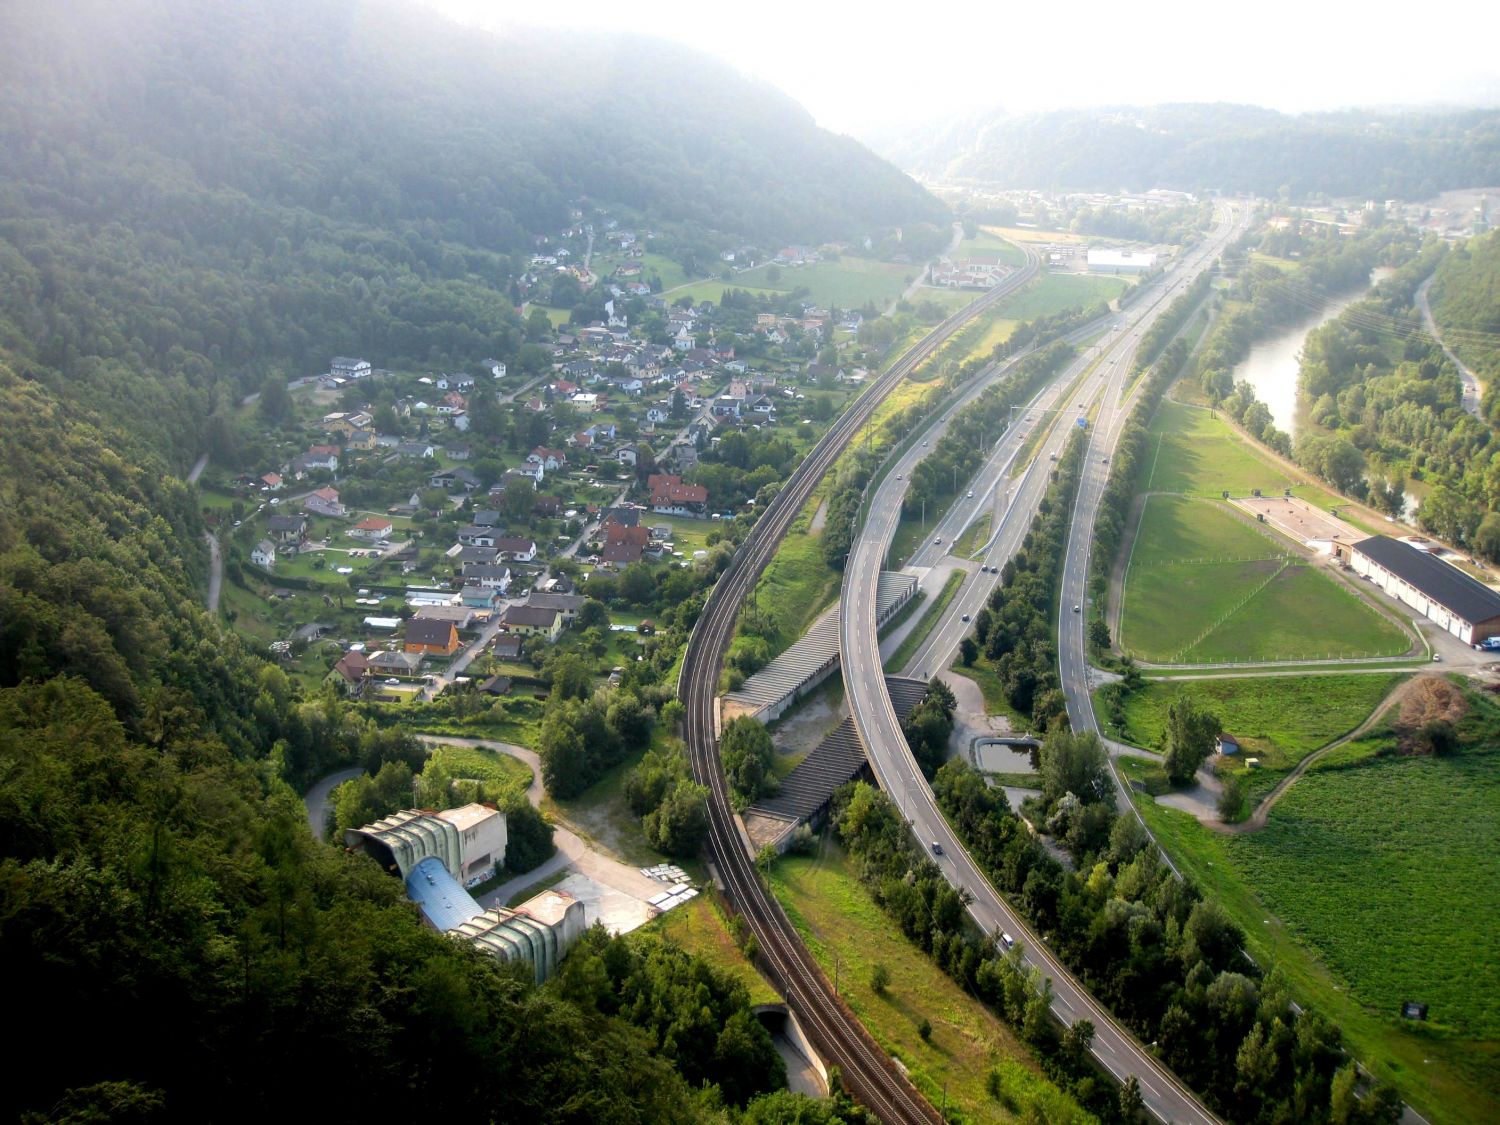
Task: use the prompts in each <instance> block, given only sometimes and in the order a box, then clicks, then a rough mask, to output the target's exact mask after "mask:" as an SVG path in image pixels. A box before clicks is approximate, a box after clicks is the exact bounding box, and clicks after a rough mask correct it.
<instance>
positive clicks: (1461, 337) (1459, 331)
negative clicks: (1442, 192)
mask: <svg viewBox="0 0 1500 1125" xmlns="http://www.w3.org/2000/svg"><path fill="white" fill-rule="evenodd" d="M1428 299H1429V301H1430V302H1431V303H1432V316H1433V319H1434V320H1436V321H1437V323H1438V328H1439V329H1440V330H1441V331H1442V333H1443V339H1444V340H1445V341H1446V342H1447V343H1448V346H1449V347H1451V348H1452V349H1453V350H1454V351H1455V352H1457V353H1458V357H1459V359H1461V360H1463V361H1464V363H1465V364H1466V365H1467V366H1468V367H1469V368H1470V369H1471V370H1472V371H1473V372H1474V373H1475V374H1476V375H1478V376H1479V378H1480V379H1481V380H1483V381H1484V382H1485V383H1486V389H1488V388H1489V387H1493V386H1494V385H1495V382H1496V380H1497V379H1500V231H1492V232H1491V233H1489V234H1487V235H1485V236H1484V237H1482V238H1474V239H1470V240H1469V241H1468V242H1467V243H1464V244H1463V245H1461V246H1457V247H1455V248H1454V250H1453V253H1451V254H1449V255H1448V256H1447V257H1446V258H1444V259H1443V262H1442V264H1441V265H1440V266H1438V269H1437V276H1436V277H1435V278H1433V282H1432V291H1431V293H1429V294H1428ZM1486 414H1487V415H1488V416H1489V417H1491V418H1494V417H1495V410H1494V409H1493V408H1491V407H1488V406H1487V407H1486Z"/></svg>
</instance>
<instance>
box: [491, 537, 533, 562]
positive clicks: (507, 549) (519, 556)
mask: <svg viewBox="0 0 1500 1125" xmlns="http://www.w3.org/2000/svg"><path fill="white" fill-rule="evenodd" d="M494 547H495V549H496V550H497V551H499V552H500V557H501V558H503V559H509V560H510V561H511V562H524V563H529V562H535V561H536V540H534V539H520V538H517V537H514V536H509V535H502V536H500V537H498V538H497V539H496V540H495V543H494Z"/></svg>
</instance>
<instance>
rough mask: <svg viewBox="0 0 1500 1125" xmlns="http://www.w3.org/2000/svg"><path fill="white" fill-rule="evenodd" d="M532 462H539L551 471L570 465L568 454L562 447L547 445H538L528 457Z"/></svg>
mask: <svg viewBox="0 0 1500 1125" xmlns="http://www.w3.org/2000/svg"><path fill="white" fill-rule="evenodd" d="M526 460H527V461H528V462H529V463H531V464H534V465H536V464H539V465H541V466H542V468H543V469H545V470H546V471H547V472H549V473H555V472H558V471H560V470H562V469H566V468H567V467H568V454H567V452H566V451H565V450H562V449H548V448H546V447H545V446H540V445H539V446H537V447H536V448H535V449H533V450H532V451H531V452H530V453H529V454H528V455H527V457H526Z"/></svg>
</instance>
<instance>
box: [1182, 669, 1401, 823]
mask: <svg viewBox="0 0 1500 1125" xmlns="http://www.w3.org/2000/svg"><path fill="white" fill-rule="evenodd" d="M1420 678H1421V677H1419V676H1413V677H1411V678H1410V679H1407V680H1403V681H1401V683H1399V684H1397V685H1396V686H1395V688H1394V689H1393V690H1392V691H1391V693H1390V694H1389V695H1388V696H1386V697H1385V698H1384V699H1382V700H1381V701H1380V703H1379V705H1377V706H1376V708H1375V710H1374V711H1372V712H1370V717H1369V718H1368V719H1366V720H1365V721H1364V722H1362V723H1360V724H1359V726H1357V727H1355V728H1354V729H1353V730H1351V731H1350V732H1349V733H1348V734H1346V735H1344V736H1343V737H1341V738H1335V739H1334V740H1333V741H1332V742H1330V743H1328V744H1327V745H1326V746H1320V747H1318V749H1316V750H1314V751H1313V752H1312V753H1311V754H1309V755H1308V756H1307V757H1305V758H1303V759H1302V761H1300V762H1298V763H1297V768H1296V769H1294V770H1292V772H1291V773H1289V774H1287V775H1286V776H1285V777H1283V778H1282V779H1281V780H1280V781H1278V782H1277V783H1276V788H1274V789H1272V790H1271V791H1270V792H1269V793H1267V794H1266V795H1265V797H1264V798H1263V799H1262V800H1261V802H1260V804H1258V805H1256V806H1255V811H1254V812H1252V813H1251V814H1250V815H1249V816H1247V817H1246V818H1245V819H1244V820H1242V821H1240V822H1239V823H1238V824H1225V823H1223V822H1222V821H1218V820H1214V821H1205V822H1204V823H1206V824H1208V825H1209V827H1211V828H1213V829H1215V830H1216V831H1219V832H1224V833H1227V834H1228V835H1231V836H1242V835H1245V834H1246V833H1249V832H1259V831H1260V830H1261V829H1262V828H1264V827H1265V826H1266V819H1267V817H1268V816H1269V815H1270V813H1271V809H1272V808H1273V807H1274V806H1275V804H1276V802H1277V801H1279V800H1281V798H1282V796H1283V795H1284V794H1285V793H1286V791H1287V790H1288V789H1290V788H1291V787H1292V784H1293V783H1294V782H1295V781H1296V780H1297V779H1298V778H1299V777H1301V776H1302V775H1303V774H1304V773H1306V772H1307V768H1308V767H1309V766H1311V765H1312V764H1313V763H1314V762H1316V761H1317V760H1318V759H1319V758H1321V757H1322V756H1323V755H1324V754H1326V753H1328V752H1329V751H1330V750H1337V749H1338V748H1339V747H1340V746H1343V745H1344V744H1345V743H1347V742H1352V741H1354V739H1356V738H1363V737H1364V736H1365V735H1366V734H1368V733H1369V732H1370V730H1371V728H1373V727H1374V726H1375V724H1376V723H1378V722H1379V721H1380V720H1381V719H1383V718H1385V714H1386V712H1387V711H1389V710H1390V709H1391V708H1392V707H1394V706H1395V705H1396V704H1398V703H1400V702H1401V700H1403V699H1405V698H1406V693H1407V692H1408V691H1410V690H1411V686H1412V685H1413V684H1415V683H1416V682H1417V681H1418V680H1419V679H1420Z"/></svg>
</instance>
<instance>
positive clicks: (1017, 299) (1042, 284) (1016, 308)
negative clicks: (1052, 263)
mask: <svg viewBox="0 0 1500 1125" xmlns="http://www.w3.org/2000/svg"><path fill="white" fill-rule="evenodd" d="M1127 288H1129V285H1128V283H1127V282H1124V281H1121V280H1120V279H1119V278H1117V277H1090V276H1087V275H1085V274H1072V273H1047V274H1043V275H1042V276H1040V277H1038V278H1037V279H1036V280H1035V281H1033V282H1032V283H1031V284H1030V285H1027V286H1026V287H1025V288H1023V289H1021V290H1020V291H1019V292H1017V293H1013V294H1012V295H1011V296H1009V297H1003V298H1001V300H1000V303H999V305H997V306H996V307H997V308H998V309H999V310H1000V314H1001V315H1002V316H1005V317H1008V318H1009V319H1011V320H1030V319H1032V318H1033V317H1038V316H1051V315H1052V314H1054V313H1060V312H1063V311H1065V310H1067V309H1081V308H1087V307H1089V306H1090V305H1097V304H1099V303H1100V302H1101V301H1112V300H1114V298H1116V297H1118V296H1119V295H1120V294H1121V293H1123V292H1125V290H1126V289H1127Z"/></svg>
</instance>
